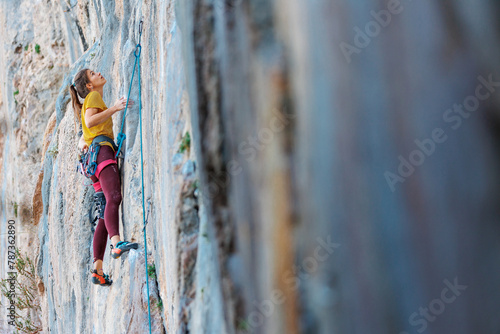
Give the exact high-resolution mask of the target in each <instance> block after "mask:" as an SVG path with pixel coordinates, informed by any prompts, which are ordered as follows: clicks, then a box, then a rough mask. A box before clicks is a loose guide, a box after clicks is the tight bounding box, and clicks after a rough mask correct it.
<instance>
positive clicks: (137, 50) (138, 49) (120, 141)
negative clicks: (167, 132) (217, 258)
mask: <svg viewBox="0 0 500 334" xmlns="http://www.w3.org/2000/svg"><path fill="white" fill-rule="evenodd" d="M142 24H143V21H142V20H141V22H140V23H139V43H138V44H137V46H136V48H135V51H134V56H135V63H134V69H133V71H132V79H131V80H130V87H129V89H128V95H127V104H126V105H125V110H124V111H123V119H122V125H121V128H120V133H119V134H118V137H117V141H118V150H117V151H116V155H115V159H116V158H117V157H118V154H120V151H121V148H122V145H123V141H124V140H125V138H126V135H125V133H123V126H124V125H125V117H126V116H127V109H128V103H129V100H130V92H131V91H132V83H133V81H134V74H135V69H136V68H137V77H138V82H139V103H138V104H139V131H140V132H139V134H140V139H141V140H140V146H141V181H142V218H143V222H144V223H143V229H142V230H143V231H144V258H145V266H146V289H147V294H148V296H147V299H148V317H149V334H151V304H150V301H149V277H148V275H147V272H148V245H147V240H146V225H147V219H146V208H145V205H144V202H145V200H144V162H143V153H142V108H141V105H142V104H141V64H140V62H139V58H140V56H141V48H142V47H141V36H142ZM148 216H149V214H148Z"/></svg>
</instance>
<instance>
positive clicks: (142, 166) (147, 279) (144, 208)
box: [136, 25, 151, 334]
mask: <svg viewBox="0 0 500 334" xmlns="http://www.w3.org/2000/svg"><path fill="white" fill-rule="evenodd" d="M141 26H142V25H141ZM140 54H141V47H140V45H139V56H140ZM136 57H137V56H136ZM137 75H138V76H139V134H140V136H141V182H142V219H143V221H144V228H143V230H144V258H145V259H146V261H145V265H146V289H147V292H148V315H149V334H151V305H150V303H149V277H148V243H147V240H146V224H147V223H148V222H147V219H146V207H145V206H144V162H143V160H144V159H143V153H142V111H141V64H139V66H138V67H137Z"/></svg>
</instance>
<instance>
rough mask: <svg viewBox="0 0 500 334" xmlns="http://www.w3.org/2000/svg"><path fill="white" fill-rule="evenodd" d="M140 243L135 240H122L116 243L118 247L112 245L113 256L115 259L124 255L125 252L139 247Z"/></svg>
mask: <svg viewBox="0 0 500 334" xmlns="http://www.w3.org/2000/svg"><path fill="white" fill-rule="evenodd" d="M138 247H139V245H138V244H137V243H135V242H128V241H120V242H118V243H117V244H116V247H113V245H111V256H112V257H113V259H117V258H119V257H120V256H122V255H123V254H124V253H125V252H128V251H129V250H131V249H137V248H138Z"/></svg>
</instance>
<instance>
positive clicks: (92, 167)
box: [76, 143, 100, 178]
mask: <svg viewBox="0 0 500 334" xmlns="http://www.w3.org/2000/svg"><path fill="white" fill-rule="evenodd" d="M99 148H100V146H99V144H97V143H95V144H92V145H90V147H89V149H88V151H87V152H84V153H81V154H80V157H79V159H78V166H77V168H76V170H77V172H80V173H81V174H82V175H83V176H85V177H88V178H90V177H91V176H92V175H94V174H95V172H96V170H97V155H98V154H99Z"/></svg>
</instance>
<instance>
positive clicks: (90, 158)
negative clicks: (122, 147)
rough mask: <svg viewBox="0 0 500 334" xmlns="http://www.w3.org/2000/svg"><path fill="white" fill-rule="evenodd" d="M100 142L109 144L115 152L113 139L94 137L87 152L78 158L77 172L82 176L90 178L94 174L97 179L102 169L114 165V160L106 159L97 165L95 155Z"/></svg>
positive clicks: (97, 152) (101, 136) (102, 136)
mask: <svg viewBox="0 0 500 334" xmlns="http://www.w3.org/2000/svg"><path fill="white" fill-rule="evenodd" d="M102 142H108V143H110V144H111V145H112V146H113V148H114V149H115V150H117V147H116V144H115V142H114V141H113V139H111V138H109V137H107V136H104V135H100V136H97V137H95V138H94V139H93V140H92V144H91V145H90V147H89V149H88V150H87V152H84V153H81V154H80V158H79V164H78V166H77V171H79V172H80V173H81V174H82V175H83V176H85V177H87V178H90V177H91V176H93V175H94V174H95V175H96V177H97V178H99V174H101V171H102V170H103V169H104V167H106V166H108V165H111V164H116V160H114V159H108V160H105V161H103V162H101V163H100V164H99V165H98V164H97V155H98V154H99V149H100V147H101V143H102Z"/></svg>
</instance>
